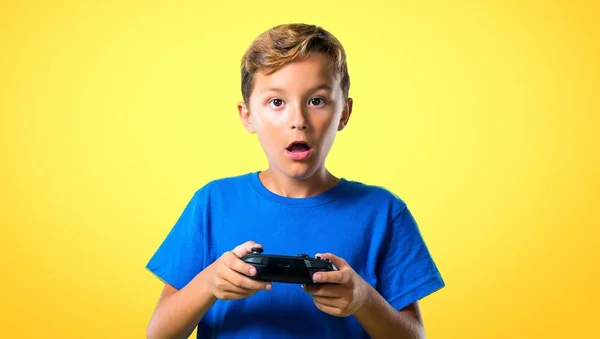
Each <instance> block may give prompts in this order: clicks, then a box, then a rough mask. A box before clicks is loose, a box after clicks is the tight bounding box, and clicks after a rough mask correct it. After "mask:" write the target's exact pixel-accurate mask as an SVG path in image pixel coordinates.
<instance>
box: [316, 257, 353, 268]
mask: <svg viewBox="0 0 600 339" xmlns="http://www.w3.org/2000/svg"><path fill="white" fill-rule="evenodd" d="M315 256H316V257H321V259H329V261H330V262H331V263H332V264H334V265H335V266H336V267H337V268H338V269H339V270H341V269H342V268H344V267H346V266H348V263H347V262H346V260H344V259H342V258H340V257H338V256H336V255H335V254H333V253H317V254H316V255H315Z"/></svg>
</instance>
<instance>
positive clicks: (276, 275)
mask: <svg viewBox="0 0 600 339" xmlns="http://www.w3.org/2000/svg"><path fill="white" fill-rule="evenodd" d="M262 252H263V249H262V248H260V247H253V248H252V253H251V254H247V255H245V256H243V257H242V258H241V259H242V260H243V261H244V262H245V263H247V264H250V265H252V266H254V268H256V274H255V275H254V276H253V277H251V278H252V279H255V280H260V281H270V282H282V283H291V284H314V282H313V279H312V276H313V274H315V273H316V272H329V271H337V270H338V268H337V267H335V265H334V264H333V263H331V262H330V261H329V259H321V257H316V258H311V257H309V256H308V254H298V255H297V256H285V255H274V254H262Z"/></svg>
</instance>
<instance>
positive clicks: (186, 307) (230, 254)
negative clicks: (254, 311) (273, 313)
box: [146, 241, 271, 338]
mask: <svg viewBox="0 0 600 339" xmlns="http://www.w3.org/2000/svg"><path fill="white" fill-rule="evenodd" d="M257 246H258V247H262V245H260V244H257V243H255V242H254V241H247V242H245V243H244V244H241V245H239V246H237V247H236V248H234V249H233V250H231V251H227V252H225V253H223V255H221V257H220V258H219V259H217V260H216V261H215V262H213V263H212V264H210V265H209V266H208V267H206V268H205V269H204V270H202V271H201V272H200V273H198V274H197V275H196V276H195V277H194V278H192V280H190V282H189V283H188V284H187V285H185V286H184V287H183V288H182V289H181V290H177V289H176V288H175V287H173V286H171V285H169V284H167V285H166V286H165V288H164V290H163V292H162V293H161V297H160V299H159V301H158V304H157V306H156V309H155V311H154V314H153V315H152V318H151V319H150V323H149V324H148V328H147V329H146V336H147V337H148V338H187V337H189V336H190V334H191V333H192V332H194V328H195V327H196V326H197V325H198V323H199V322H200V320H201V319H202V317H204V315H205V314H206V312H208V310H209V309H210V308H211V307H212V306H213V305H214V303H215V302H216V301H217V300H219V299H221V300H231V299H240V298H247V297H249V296H251V295H253V294H254V293H256V292H258V291H260V290H268V289H270V288H271V284H270V283H269V282H262V281H255V280H252V279H251V278H250V277H249V276H252V275H254V274H256V269H255V268H254V267H253V266H252V265H249V264H246V263H245V262H243V261H242V260H241V259H240V258H241V257H242V256H243V255H245V254H247V253H250V252H251V249H252V247H257Z"/></svg>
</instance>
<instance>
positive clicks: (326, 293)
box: [302, 284, 344, 298]
mask: <svg viewBox="0 0 600 339" xmlns="http://www.w3.org/2000/svg"><path fill="white" fill-rule="evenodd" d="M343 288H344V287H343V286H342V285H334V284H327V285H303V286H302V289H303V290H304V291H306V292H308V293H309V294H310V295H312V296H321V297H330V298H337V297H340V296H342V295H343V291H342V290H343Z"/></svg>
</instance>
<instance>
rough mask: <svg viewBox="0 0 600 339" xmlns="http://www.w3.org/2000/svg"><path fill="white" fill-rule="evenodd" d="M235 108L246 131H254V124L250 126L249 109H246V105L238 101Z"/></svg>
mask: <svg viewBox="0 0 600 339" xmlns="http://www.w3.org/2000/svg"><path fill="white" fill-rule="evenodd" d="M237 108H238V113H239V115H240V121H241V122H242V124H243V125H244V128H245V129H246V131H248V132H249V133H255V132H256V131H255V130H254V126H252V120H251V119H250V111H249V110H248V105H247V104H246V103H245V102H243V101H240V102H238V105H237Z"/></svg>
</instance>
